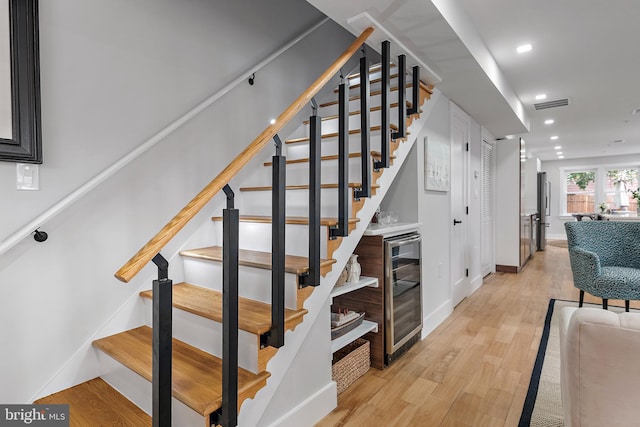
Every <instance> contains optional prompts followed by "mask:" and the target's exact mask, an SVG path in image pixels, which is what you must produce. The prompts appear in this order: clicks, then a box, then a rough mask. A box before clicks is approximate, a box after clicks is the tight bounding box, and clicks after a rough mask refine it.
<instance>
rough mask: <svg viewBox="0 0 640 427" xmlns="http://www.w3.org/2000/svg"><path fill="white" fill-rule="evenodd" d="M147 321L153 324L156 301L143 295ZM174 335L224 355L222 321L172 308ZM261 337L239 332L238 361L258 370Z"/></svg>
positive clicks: (197, 346) (191, 343)
mask: <svg viewBox="0 0 640 427" xmlns="http://www.w3.org/2000/svg"><path fill="white" fill-rule="evenodd" d="M144 308H145V322H146V324H147V326H149V327H152V326H153V325H152V323H153V302H152V301H151V300H150V299H149V298H144ZM172 332H173V337H174V338H176V339H178V340H180V341H182V342H185V343H187V344H189V345H192V346H194V347H196V348H199V349H200V350H202V351H206V352H207V353H210V354H213V355H214V356H216V357H219V358H222V324H221V323H219V322H216V321H213V320H210V319H207V318H205V317H202V316H198V315H195V314H193V313H189V312H187V311H184V310H181V309H178V308H174V309H173V330H172ZM258 340H259V338H258V337H257V336H256V335H255V334H252V333H249V332H247V331H243V330H239V331H238V364H239V365H240V367H242V368H244V369H247V370H248V371H251V372H253V373H258Z"/></svg>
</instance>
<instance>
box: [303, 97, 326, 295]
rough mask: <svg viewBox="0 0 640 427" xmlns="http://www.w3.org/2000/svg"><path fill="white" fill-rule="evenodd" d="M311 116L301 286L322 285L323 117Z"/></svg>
mask: <svg viewBox="0 0 640 427" xmlns="http://www.w3.org/2000/svg"><path fill="white" fill-rule="evenodd" d="M315 111H316V109H315V108H314V115H313V116H311V117H310V118H309V272H308V273H307V274H306V275H304V276H303V277H302V282H301V286H318V285H320V157H321V154H322V153H321V147H320V144H321V143H322V134H321V130H322V129H321V128H322V125H321V123H322V119H321V118H320V116H318V115H316V114H315Z"/></svg>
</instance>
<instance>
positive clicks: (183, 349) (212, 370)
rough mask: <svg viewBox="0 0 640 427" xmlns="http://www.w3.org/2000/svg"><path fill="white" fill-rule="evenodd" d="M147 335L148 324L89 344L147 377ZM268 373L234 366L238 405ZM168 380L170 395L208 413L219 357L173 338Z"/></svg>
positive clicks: (217, 390)
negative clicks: (170, 374)
mask: <svg viewBox="0 0 640 427" xmlns="http://www.w3.org/2000/svg"><path fill="white" fill-rule="evenodd" d="M151 335H152V330H151V328H149V327H147V326H141V327H139V328H135V329H131V330H128V331H125V332H121V333H119V334H116V335H111V336H109V337H106V338H101V339H99V340H96V341H94V342H93V345H94V347H96V348H98V349H99V350H101V351H103V352H104V353H106V354H108V355H109V356H111V357H112V358H114V359H115V360H117V361H119V362H120V363H122V364H123V365H124V366H126V367H128V368H129V369H131V370H132V371H134V372H136V373H137V374H138V375H140V376H142V377H143V378H145V379H146V380H148V381H151V373H152V366H151V360H152V344H151V339H152V337H151ZM269 376H270V374H269V373H268V372H260V373H258V374H253V373H251V372H249V371H247V370H246V369H242V368H238V406H239V405H240V404H241V403H242V401H243V400H244V399H246V398H252V397H253V396H255V393H256V392H257V391H258V390H259V389H260V388H262V387H264V385H266V382H267V378H268V377H269ZM172 380H173V381H172V389H173V390H172V393H173V396H174V397H175V398H177V399H178V400H180V401H181V402H183V403H184V404H185V405H187V406H189V407H190V408H191V409H193V410H194V411H196V412H197V413H199V414H200V415H202V416H208V415H209V414H211V413H212V412H213V411H215V410H217V409H218V408H220V406H221V401H222V361H221V360H220V359H219V358H217V357H215V356H212V355H211V354H209V353H206V352H204V351H202V350H199V349H197V348H195V347H192V346H190V345H188V344H185V343H183V342H182V341H178V340H176V339H175V338H174V339H173V370H172Z"/></svg>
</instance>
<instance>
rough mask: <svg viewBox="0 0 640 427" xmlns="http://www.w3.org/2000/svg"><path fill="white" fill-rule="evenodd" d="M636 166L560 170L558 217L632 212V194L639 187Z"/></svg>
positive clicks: (638, 170) (635, 203) (635, 205)
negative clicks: (560, 194) (561, 179)
mask: <svg viewBox="0 0 640 427" xmlns="http://www.w3.org/2000/svg"><path fill="white" fill-rule="evenodd" d="M639 173H640V166H638V165H607V166H600V167H596V168H576V169H561V170H560V176H561V177H564V180H563V191H562V195H563V197H564V201H563V205H564V212H562V213H561V215H571V214H573V213H584V212H600V211H601V210H602V211H607V210H608V211H610V212H624V211H632V212H635V211H636V210H637V207H638V201H637V200H636V199H634V198H633V197H631V191H633V190H637V189H638V187H639V182H638V177H639Z"/></svg>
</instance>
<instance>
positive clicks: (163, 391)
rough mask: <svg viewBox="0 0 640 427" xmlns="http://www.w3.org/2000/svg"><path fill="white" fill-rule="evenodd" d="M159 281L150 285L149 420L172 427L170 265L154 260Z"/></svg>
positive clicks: (158, 259) (161, 257)
mask: <svg viewBox="0 0 640 427" xmlns="http://www.w3.org/2000/svg"><path fill="white" fill-rule="evenodd" d="M153 263H154V264H155V265H156V266H158V280H154V281H153V324H152V326H153V329H152V330H153V332H152V339H153V349H152V353H153V362H152V374H151V375H152V378H151V379H152V400H153V403H152V420H153V426H154V427H169V426H171V357H172V353H171V352H172V344H173V342H172V298H173V294H172V291H173V289H172V286H173V283H172V281H171V280H169V278H168V277H169V262H168V261H167V260H166V259H165V258H164V257H163V256H162V255H160V253H158V254H156V256H155V257H153Z"/></svg>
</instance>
